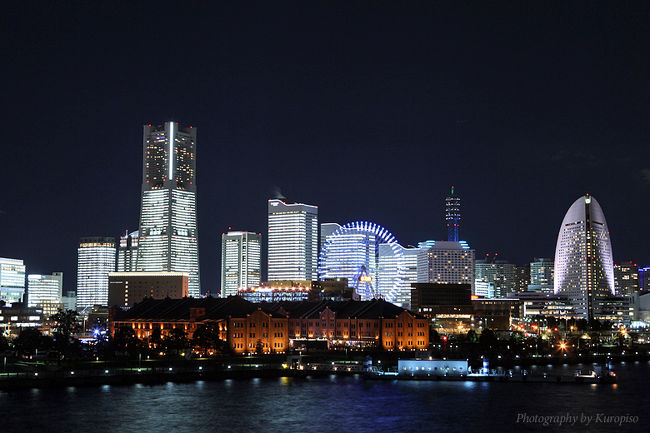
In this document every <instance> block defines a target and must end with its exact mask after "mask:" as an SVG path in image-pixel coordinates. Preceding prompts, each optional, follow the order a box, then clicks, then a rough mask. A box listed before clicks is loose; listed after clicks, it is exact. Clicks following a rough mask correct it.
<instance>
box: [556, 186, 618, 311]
mask: <svg viewBox="0 0 650 433" xmlns="http://www.w3.org/2000/svg"><path fill="white" fill-rule="evenodd" d="M554 272H555V284H554V292H555V293H560V294H563V295H565V296H567V297H568V298H569V299H570V300H571V302H572V303H573V307H574V311H575V313H576V315H578V316H581V317H583V318H585V319H591V318H593V317H594V311H595V310H596V309H597V308H598V301H599V300H600V299H602V298H605V297H607V296H611V295H612V294H614V293H615V288H614V262H613V256H612V244H611V241H610V236H609V229H608V228H607V221H606V220H605V215H604V213H603V210H602V208H601V207H600V205H599V204H598V202H597V201H596V199H595V198H593V197H591V196H590V195H589V194H587V195H585V196H582V197H580V198H579V199H577V200H576V201H575V202H574V203H573V204H572V205H571V207H570V208H569V210H568V211H567V213H566V215H565V216H564V219H563V220H562V225H561V226H560V231H559V234H558V237H557V247H556V249H555V271H554Z"/></svg>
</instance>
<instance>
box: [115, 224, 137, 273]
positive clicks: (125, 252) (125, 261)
mask: <svg viewBox="0 0 650 433" xmlns="http://www.w3.org/2000/svg"><path fill="white" fill-rule="evenodd" d="M137 261H138V231H137V230H136V231H134V232H131V233H129V232H128V231H127V232H126V233H125V234H123V235H122V236H120V246H119V247H118V248H117V272H134V271H135V270H136V263H137Z"/></svg>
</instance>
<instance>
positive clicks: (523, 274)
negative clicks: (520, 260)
mask: <svg viewBox="0 0 650 433" xmlns="http://www.w3.org/2000/svg"><path fill="white" fill-rule="evenodd" d="M529 284H530V263H526V264H525V265H521V266H519V265H516V266H515V292H519V293H521V292H526V291H527V290H528V285H529Z"/></svg>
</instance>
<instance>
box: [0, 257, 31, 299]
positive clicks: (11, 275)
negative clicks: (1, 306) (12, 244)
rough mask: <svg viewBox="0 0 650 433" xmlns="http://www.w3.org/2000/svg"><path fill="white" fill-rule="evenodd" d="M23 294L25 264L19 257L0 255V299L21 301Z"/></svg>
mask: <svg viewBox="0 0 650 433" xmlns="http://www.w3.org/2000/svg"><path fill="white" fill-rule="evenodd" d="M24 294H25V264H24V263H23V261H22V260H21V259H8V258H4V257H0V301H5V302H6V303H9V304H11V303H12V302H22V300H23V295H24Z"/></svg>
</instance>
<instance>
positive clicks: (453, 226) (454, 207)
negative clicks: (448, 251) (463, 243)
mask: <svg viewBox="0 0 650 433" xmlns="http://www.w3.org/2000/svg"><path fill="white" fill-rule="evenodd" d="M445 223H446V224H447V240H448V241H449V242H458V241H459V240H460V235H459V234H460V197H458V196H457V195H456V192H455V191H454V186H453V185H452V186H451V194H449V195H448V196H447V198H446V199H445Z"/></svg>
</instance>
